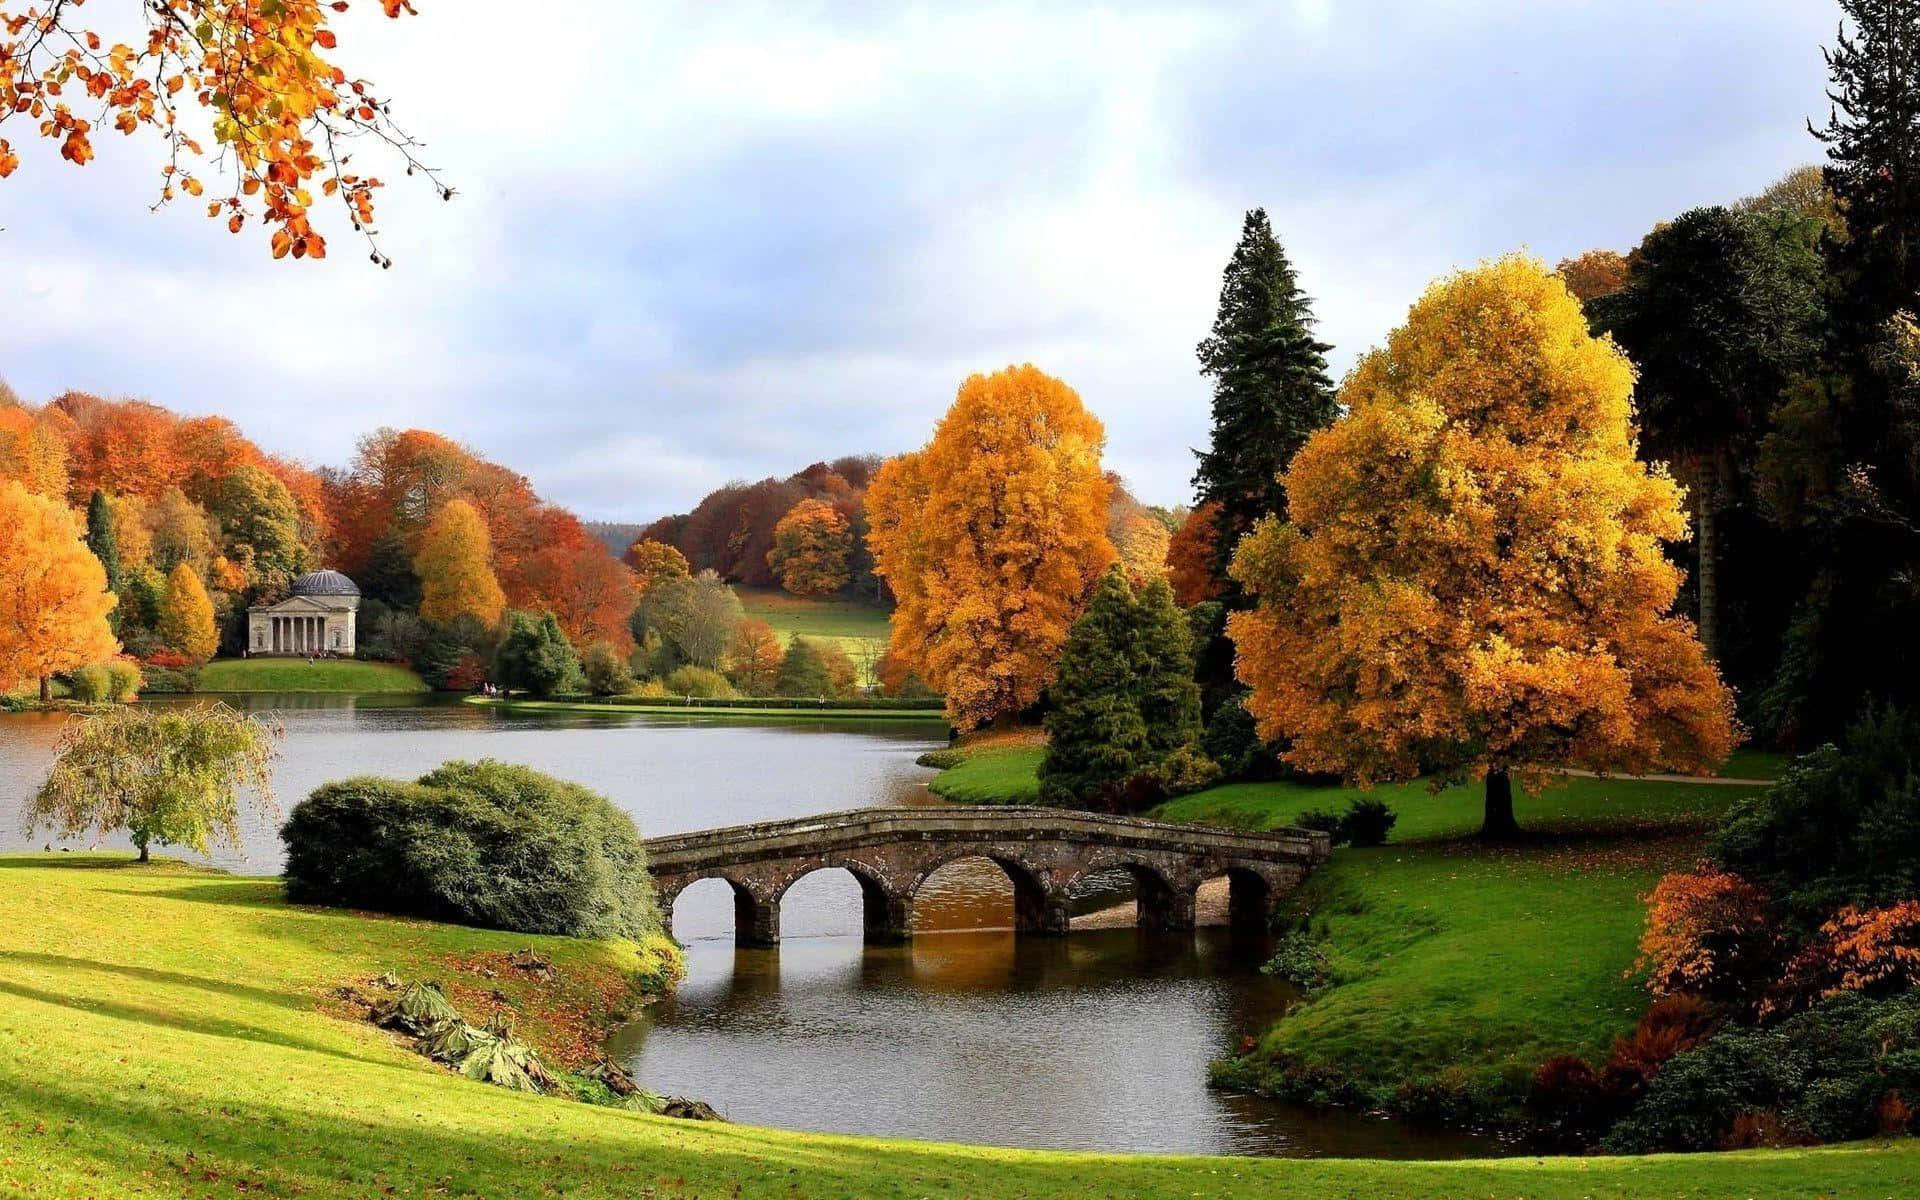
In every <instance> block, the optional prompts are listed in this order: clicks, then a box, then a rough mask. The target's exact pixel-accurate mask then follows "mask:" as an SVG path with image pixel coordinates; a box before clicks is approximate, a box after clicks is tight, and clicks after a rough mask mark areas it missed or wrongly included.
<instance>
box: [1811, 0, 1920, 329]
mask: <svg viewBox="0 0 1920 1200" xmlns="http://www.w3.org/2000/svg"><path fill="white" fill-rule="evenodd" d="M1840 8H1841V11H1842V12H1843V13H1844V14H1845V16H1846V22H1847V23H1846V24H1842V25H1841V27H1840V32H1839V34H1838V36H1837V38H1836V42H1835V45H1834V46H1833V47H1832V48H1831V49H1828V50H1825V51H1824V53H1825V55H1826V60H1827V72H1828V74H1829V76H1830V84H1829V87H1828V89H1827V96H1828V97H1829V98H1830V99H1831V100H1832V101H1833V108H1832V110H1831V112H1830V113H1829V115H1828V117H1827V124H1826V127H1825V128H1824V129H1814V128H1813V127H1812V126H1811V124H1809V126H1808V128H1809V129H1810V130H1811V131H1812V133H1813V135H1814V136H1815V137H1817V138H1819V139H1820V140H1821V141H1822V142H1825V143H1826V146H1827V167H1826V170H1825V176H1826V183H1827V190H1828V191H1830V192H1832V193H1833V196H1834V198H1835V200H1837V201H1838V202H1839V205H1840V211H1841V214H1842V216H1843V217H1844V218H1845V220H1846V224H1847V232H1848V236H1847V237H1846V238H1845V239H1844V240H1836V241H1834V243H1833V244H1832V247H1831V250H1832V254H1833V259H1834V271H1835V274H1836V276H1837V277H1838V282H1839V285H1840V286H1839V289H1838V293H1837V297H1838V298H1839V299H1841V300H1843V301H1845V302H1846V309H1847V311H1846V312H1845V314H1844V315H1845V316H1847V317H1849V318H1850V319H1851V320H1852V321H1853V322H1854V323H1855V325H1856V333H1857V335H1858V336H1857V340H1858V341H1859V342H1861V343H1864V342H1865V341H1866V340H1867V336H1868V335H1866V334H1865V333H1864V331H1865V330H1868V329H1871V328H1873V327H1875V326H1878V325H1879V324H1880V323H1881V322H1883V321H1885V320H1886V319H1887V318H1888V317H1889V316H1891V315H1892V314H1893V313H1894V312H1895V311H1897V310H1899V309H1903V308H1904V309H1909V310H1911V309H1914V308H1916V307H1920V299H1917V298H1916V293H1920V0H1840ZM1848 24H1851V26H1852V29H1851V30H1849V29H1848V27H1847V25H1848Z"/></svg>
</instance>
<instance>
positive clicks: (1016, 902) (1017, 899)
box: [1013, 879, 1073, 937]
mask: <svg viewBox="0 0 1920 1200" xmlns="http://www.w3.org/2000/svg"><path fill="white" fill-rule="evenodd" d="M1072 918H1073V914H1072V912H1071V911H1070V910H1069V909H1068V907H1067V896H1066V893H1065V892H1047V891H1042V890H1041V889H1040V888H1038V887H1035V886H1032V885H1031V884H1027V883H1024V882H1023V881H1021V880H1018V879H1016V880H1014V883H1013V931H1014V932H1015V933H1031V934H1038V935H1040V936H1042V937H1064V936H1065V935H1066V932H1067V927H1068V925H1069V923H1070V922H1071V921H1072Z"/></svg>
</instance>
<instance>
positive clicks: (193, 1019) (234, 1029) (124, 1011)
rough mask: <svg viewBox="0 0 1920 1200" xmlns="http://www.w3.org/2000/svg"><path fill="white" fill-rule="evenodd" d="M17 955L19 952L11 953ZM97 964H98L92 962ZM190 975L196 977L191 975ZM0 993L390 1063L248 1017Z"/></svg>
mask: <svg viewBox="0 0 1920 1200" xmlns="http://www.w3.org/2000/svg"><path fill="white" fill-rule="evenodd" d="M8 957H16V956H12V955H10V956H8ZM88 965H90V966H91V965H95V964H88ZM187 978H189V979H190V978H192V977H191V976H188V977H187ZM0 995H3V996H13V997H17V998H19V999H21V1000H35V1001H38V1002H40V1003H42V1004H52V1005H56V1006H58V1007H60V1008H66V1009H79V1010H81V1011H84V1012H88V1013H92V1014H95V1015H97V1016H103V1017H110V1018H112V1019H114V1020H119V1021H128V1022H132V1023H136V1024H140V1025H150V1026H152V1027H154V1028H156V1029H177V1030H182V1031H185V1032H187V1033H199V1034H205V1035H207V1036H209V1037H219V1038H232V1039H234V1040H237V1041H242V1042H264V1043H268V1044H271V1045H275V1046H283V1047H285V1048H287V1049H290V1050H305V1051H309V1052H311V1053H314V1054H324V1055H327V1056H328V1057H330V1058H338V1059H342V1060H345V1061H347V1062H363V1063H370V1064H377V1065H388V1064H386V1063H385V1062H384V1061H383V1060H381V1059H378V1058H374V1057H371V1056H366V1055H359V1054H349V1053H347V1052H346V1051H343V1050H339V1049H337V1048H335V1047H332V1046H323V1045H321V1044H319V1043H318V1042H313V1041H309V1040H307V1039H305V1038H300V1037H295V1036H294V1035H292V1034H289V1033H284V1032H282V1031H280V1030H277V1029H267V1028H264V1027H262V1026H259V1025H254V1024H250V1023H248V1022H246V1021H239V1020H233V1019H231V1018H225V1017H218V1016H213V1015H210V1014H207V1013H188V1012H185V1011H181V1010H174V1011H171V1012H160V1011H156V1010H154V1009H150V1008H142V1007H140V1006H139V1005H135V1004H125V1003H122V1002H120V1001H117V1000H106V999H102V998H100V997H98V996H79V995H74V994H72V993H70V992H50V991H46V990H45V989H42V988H36V987H29V986H27V985H26V984H24V983H13V982H9V981H7V980H0ZM272 1002H273V1003H277V1004H283V1003H285V999H284V998H282V997H275V998H274V1000H273V1001H272Z"/></svg>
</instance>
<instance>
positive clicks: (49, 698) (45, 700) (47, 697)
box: [40, 675, 53, 704]
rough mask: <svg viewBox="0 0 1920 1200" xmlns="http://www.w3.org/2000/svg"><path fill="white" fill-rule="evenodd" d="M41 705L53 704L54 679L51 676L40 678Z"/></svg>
mask: <svg viewBox="0 0 1920 1200" xmlns="http://www.w3.org/2000/svg"><path fill="white" fill-rule="evenodd" d="M40 703H42V704H52V703H53V677H52V676H50V675H42V676H41V677H40Z"/></svg>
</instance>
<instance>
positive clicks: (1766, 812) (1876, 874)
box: [1712, 709, 1920, 926]
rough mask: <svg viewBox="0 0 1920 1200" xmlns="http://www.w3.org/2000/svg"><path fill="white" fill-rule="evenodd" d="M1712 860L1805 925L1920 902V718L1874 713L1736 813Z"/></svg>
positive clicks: (1715, 844)
mask: <svg viewBox="0 0 1920 1200" xmlns="http://www.w3.org/2000/svg"><path fill="white" fill-rule="evenodd" d="M1712 854H1713V856H1714V857H1715V858H1716V859H1718V860H1719V861H1720V862H1721V863H1722V864H1724V865H1725V866H1726V867H1727V869H1728V870H1730V871H1733V872H1734V873H1736V874H1738V875H1740V876H1742V877H1743V878H1745V879H1747V880H1749V881H1751V882H1752V883H1754V884H1757V885H1758V886H1760V887H1761V888H1763V889H1765V891H1766V892H1767V893H1768V894H1769V895H1771V896H1772V897H1773V898H1774V899H1775V900H1776V901H1778V902H1780V903H1781V904H1782V905H1784V906H1785V908H1786V909H1787V911H1788V912H1789V913H1790V914H1791V915H1792V916H1793V917H1795V918H1796V919H1797V920H1798V921H1799V922H1800V923H1801V924H1803V925H1808V926H1811V925H1813V924H1815V923H1817V922H1818V921H1820V920H1822V919H1824V918H1825V917H1826V916H1827V915H1828V914H1829V913H1831V912H1832V911H1833V910H1834V909H1835V908H1838V907H1839V906H1841V905H1843V904H1855V905H1859V906H1861V907H1878V906H1881V905H1885V904H1890V903H1893V902H1894V901H1897V900H1906V899H1911V898H1913V897H1915V896H1920V718H1916V717H1913V716H1910V715H1908V714H1905V713H1902V712H1899V711H1897V710H1893V709H1888V710H1885V711H1881V712H1869V713H1867V714H1866V715H1865V716H1864V717H1862V718H1861V719H1860V720H1858V721H1856V722H1855V723H1854V724H1853V726H1852V727H1851V728H1849V729H1848V730H1847V735H1846V738H1845V739H1844V740H1843V742H1842V744H1841V745H1838V746H1834V745H1826V746H1822V747H1820V748H1819V749H1818V750H1815V751H1813V752H1812V753H1809V754H1805V755H1802V756H1801V757H1800V758H1799V759H1798V760H1796V761H1795V762H1794V764H1793V766H1792V767H1790V768H1789V769H1788V770H1787V773H1786V775H1785V776H1784V777H1783V778H1781V780H1780V781H1779V782H1778V783H1776V784H1774V785H1773V786H1772V787H1771V788H1769V789H1767V791H1766V793H1765V794H1763V795H1761V796H1758V797H1756V798H1754V799H1751V800H1746V801H1743V802H1741V803H1740V804H1739V805H1737V806H1735V807H1734V809H1733V811H1732V812H1730V813H1729V814H1728V815H1727V817H1726V819H1725V820H1723V821H1722V822H1721V825H1720V829H1719V832H1718V834H1717V835H1716V836H1715V838H1714V840H1713V845H1712Z"/></svg>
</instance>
